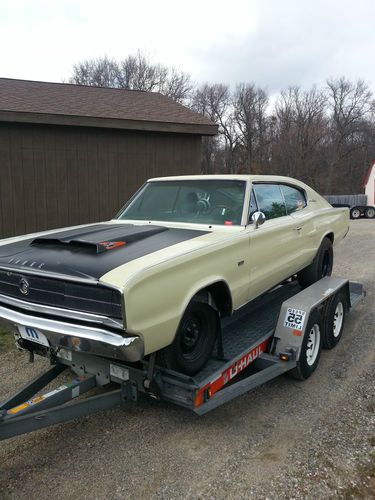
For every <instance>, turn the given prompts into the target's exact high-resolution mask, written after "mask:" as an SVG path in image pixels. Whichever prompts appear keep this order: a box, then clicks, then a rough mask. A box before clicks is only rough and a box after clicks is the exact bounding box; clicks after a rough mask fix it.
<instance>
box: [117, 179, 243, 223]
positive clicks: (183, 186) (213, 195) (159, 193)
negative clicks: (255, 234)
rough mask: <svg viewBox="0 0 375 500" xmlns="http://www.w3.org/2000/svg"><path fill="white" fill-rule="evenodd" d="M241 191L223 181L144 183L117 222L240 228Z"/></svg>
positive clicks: (239, 184) (235, 184)
mask: <svg viewBox="0 0 375 500" xmlns="http://www.w3.org/2000/svg"><path fill="white" fill-rule="evenodd" d="M245 187H246V183H245V182H244V181H237V180H224V179H207V180H205V179H198V180H174V181H152V182H147V183H146V184H145V185H144V186H143V187H142V188H141V189H140V191H138V193H137V194H136V195H135V196H134V197H133V198H132V199H131V200H130V201H129V202H128V203H127V204H126V205H125V207H124V209H123V210H122V211H121V212H120V214H119V215H118V216H117V218H118V219H132V220H150V221H152V220H156V221H171V222H190V223H195V224H222V225H227V226H232V225H240V224H241V217H242V209H243V202H244V197H245Z"/></svg>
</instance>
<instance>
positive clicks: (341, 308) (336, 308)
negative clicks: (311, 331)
mask: <svg viewBox="0 0 375 500" xmlns="http://www.w3.org/2000/svg"><path fill="white" fill-rule="evenodd" d="M346 309H347V304H346V296H345V293H344V291H343V290H341V291H339V292H338V293H337V294H336V295H335V296H334V297H333V299H332V301H331V303H330V304H329V306H328V307H327V312H326V324H325V331H324V337H323V347H324V348H325V349H332V348H333V347H335V345H337V344H338V343H339V342H340V339H341V337H342V334H343V331H344V324H345V316H346Z"/></svg>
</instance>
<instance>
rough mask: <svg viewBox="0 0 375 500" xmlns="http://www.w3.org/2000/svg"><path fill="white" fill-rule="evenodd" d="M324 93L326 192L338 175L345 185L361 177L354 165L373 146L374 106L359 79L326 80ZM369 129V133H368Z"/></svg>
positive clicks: (370, 94)
mask: <svg viewBox="0 0 375 500" xmlns="http://www.w3.org/2000/svg"><path fill="white" fill-rule="evenodd" d="M327 93H328V110H327V111H328V113H329V116H330V131H329V132H330V133H329V143H330V147H329V148H327V152H326V158H327V169H328V175H327V176H326V190H327V191H328V190H329V189H330V188H331V186H332V184H333V183H334V182H335V180H336V181H337V180H338V178H339V177H340V173H341V178H342V179H345V180H347V181H348V182H349V184H351V183H353V182H355V180H356V179H355V177H358V176H361V173H359V172H358V170H357V169H356V168H355V166H356V165H355V164H356V162H358V161H359V162H361V161H363V158H364V157H366V156H368V154H366V152H367V151H368V149H369V148H370V147H371V145H372V143H373V139H372V138H371V135H372V137H373V135H374V129H373V110H374V103H373V98H372V93H371V91H370V89H369V87H368V86H367V85H366V83H365V82H364V81H363V80H358V81H357V82H356V83H353V82H351V81H350V80H347V79H346V78H344V77H341V78H338V79H329V80H328V81H327ZM371 121H372V127H371V125H370V122H371ZM369 128H372V130H373V133H372V134H369V133H368V132H369Z"/></svg>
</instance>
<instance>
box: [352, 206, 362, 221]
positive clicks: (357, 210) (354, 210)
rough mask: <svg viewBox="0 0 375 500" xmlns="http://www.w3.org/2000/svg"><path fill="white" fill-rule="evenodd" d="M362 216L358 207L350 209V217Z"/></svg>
mask: <svg viewBox="0 0 375 500" xmlns="http://www.w3.org/2000/svg"><path fill="white" fill-rule="evenodd" d="M360 217H361V211H360V209H359V208H358V207H353V208H351V209H350V218H351V219H359V218H360Z"/></svg>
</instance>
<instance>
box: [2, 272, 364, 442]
mask: <svg viewBox="0 0 375 500" xmlns="http://www.w3.org/2000/svg"><path fill="white" fill-rule="evenodd" d="M363 296H364V292H363V287H362V285H361V284H359V283H352V282H351V283H349V282H348V281H347V280H344V279H340V278H332V277H327V278H323V279H322V280H320V281H319V282H317V283H315V284H314V285H312V286H310V287H309V288H306V289H305V290H302V291H301V289H300V288H299V287H298V285H296V284H295V283H294V282H290V283H287V284H285V285H283V286H280V287H278V288H277V289H275V290H273V291H271V292H270V293H268V294H266V295H264V296H263V297H260V298H259V299H257V300H256V301H254V302H253V303H251V304H250V305H249V306H246V307H245V308H243V309H242V310H240V311H239V312H238V313H237V314H236V315H235V316H234V317H233V318H231V319H229V320H227V321H226V322H224V323H223V328H222V333H221V335H220V336H219V339H218V346H217V347H218V348H217V356H216V357H214V358H212V359H211V360H210V361H209V363H208V364H207V365H206V367H205V368H204V369H203V370H202V371H201V372H199V373H198V374H197V375H195V376H194V377H189V376H187V375H184V374H181V373H177V372H174V371H172V370H167V369H165V368H161V367H159V366H157V365H156V364H155V360H156V356H155V355H151V356H150V357H149V360H148V361H144V362H142V363H137V364H130V363H124V362H121V361H118V360H113V359H107V358H104V357H99V356H94V355H91V354H87V353H82V352H79V351H72V350H67V349H63V348H59V349H58V350H56V351H55V350H53V349H51V350H50V351H49V353H48V356H49V357H50V360H51V363H52V367H51V368H49V369H48V370H47V371H46V372H45V373H43V374H42V375H40V376H39V377H38V378H37V379H35V380H33V381H32V382H30V383H29V384H27V386H26V387H24V388H23V389H22V390H20V391H19V392H18V393H16V394H15V395H13V396H11V397H10V398H8V399H7V400H6V401H3V402H2V403H0V440H1V439H7V438H10V437H13V436H17V435H20V434H24V433H27V432H31V431H34V430H38V429H41V428H43V427H47V426H49V425H53V424H57V423H61V422H65V421H67V420H71V419H73V418H76V417H79V416H83V415H88V414H90V413H93V412H95V411H98V410H104V409H108V408H112V407H115V406H124V405H127V404H130V403H131V402H135V401H137V398H138V395H139V393H140V392H142V393H146V394H148V395H149V396H151V397H153V398H156V399H162V400H166V401H170V402H173V403H175V404H177V405H180V406H183V407H185V408H187V409H191V410H193V411H194V412H195V413H197V414H199V415H202V414H204V413H207V412H208V411H210V410H213V409H214V408H217V407H218V406H220V405H222V404H224V403H225V402H227V401H230V400H231V399H233V398H235V397H236V396H239V395H240V394H244V393H245V392H247V391H249V390H251V389H253V388H255V387H257V386H259V385H261V384H264V383H265V382H267V381H269V380H271V379H273V378H275V377H277V376H279V375H281V374H283V373H286V372H291V374H292V375H293V376H294V377H296V378H298V379H301V380H303V379H306V378H308V377H309V376H310V375H311V374H312V373H313V372H314V370H315V369H316V367H317V365H318V362H319V356H320V350H321V347H322V346H323V347H327V348H331V347H333V346H334V345H336V344H337V342H338V341H339V340H340V337H341V335H342V331H343V326H344V319H345V312H346V311H349V310H350V309H352V308H353V307H354V306H355V305H356V304H357V303H358V302H359V300H360V299H361V298H362V297H363ZM29 345H31V346H32V342H30V343H29ZM37 347H38V346H37V344H36V345H35V348H36V351H37V352H38V349H37ZM31 352H32V355H33V351H31ZM67 368H70V369H71V371H72V372H74V374H75V376H74V378H73V380H72V381H71V382H69V383H64V384H62V385H60V386H59V387H57V388H56V389H54V390H50V391H48V392H47V393H44V394H43V393H42V391H43V389H44V388H45V387H46V386H47V385H48V384H49V383H50V382H52V381H53V380H55V379H56V378H57V377H58V376H59V375H60V374H61V373H62V372H63V371H64V370H66V369H67ZM113 386H115V389H113ZM97 387H101V388H102V392H101V393H100V394H96V395H93V396H88V397H86V393H87V392H89V391H90V390H92V389H94V388H97ZM108 387H111V388H110V389H108ZM83 395H85V396H84V397H81V396H83ZM77 398H78V399H77Z"/></svg>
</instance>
